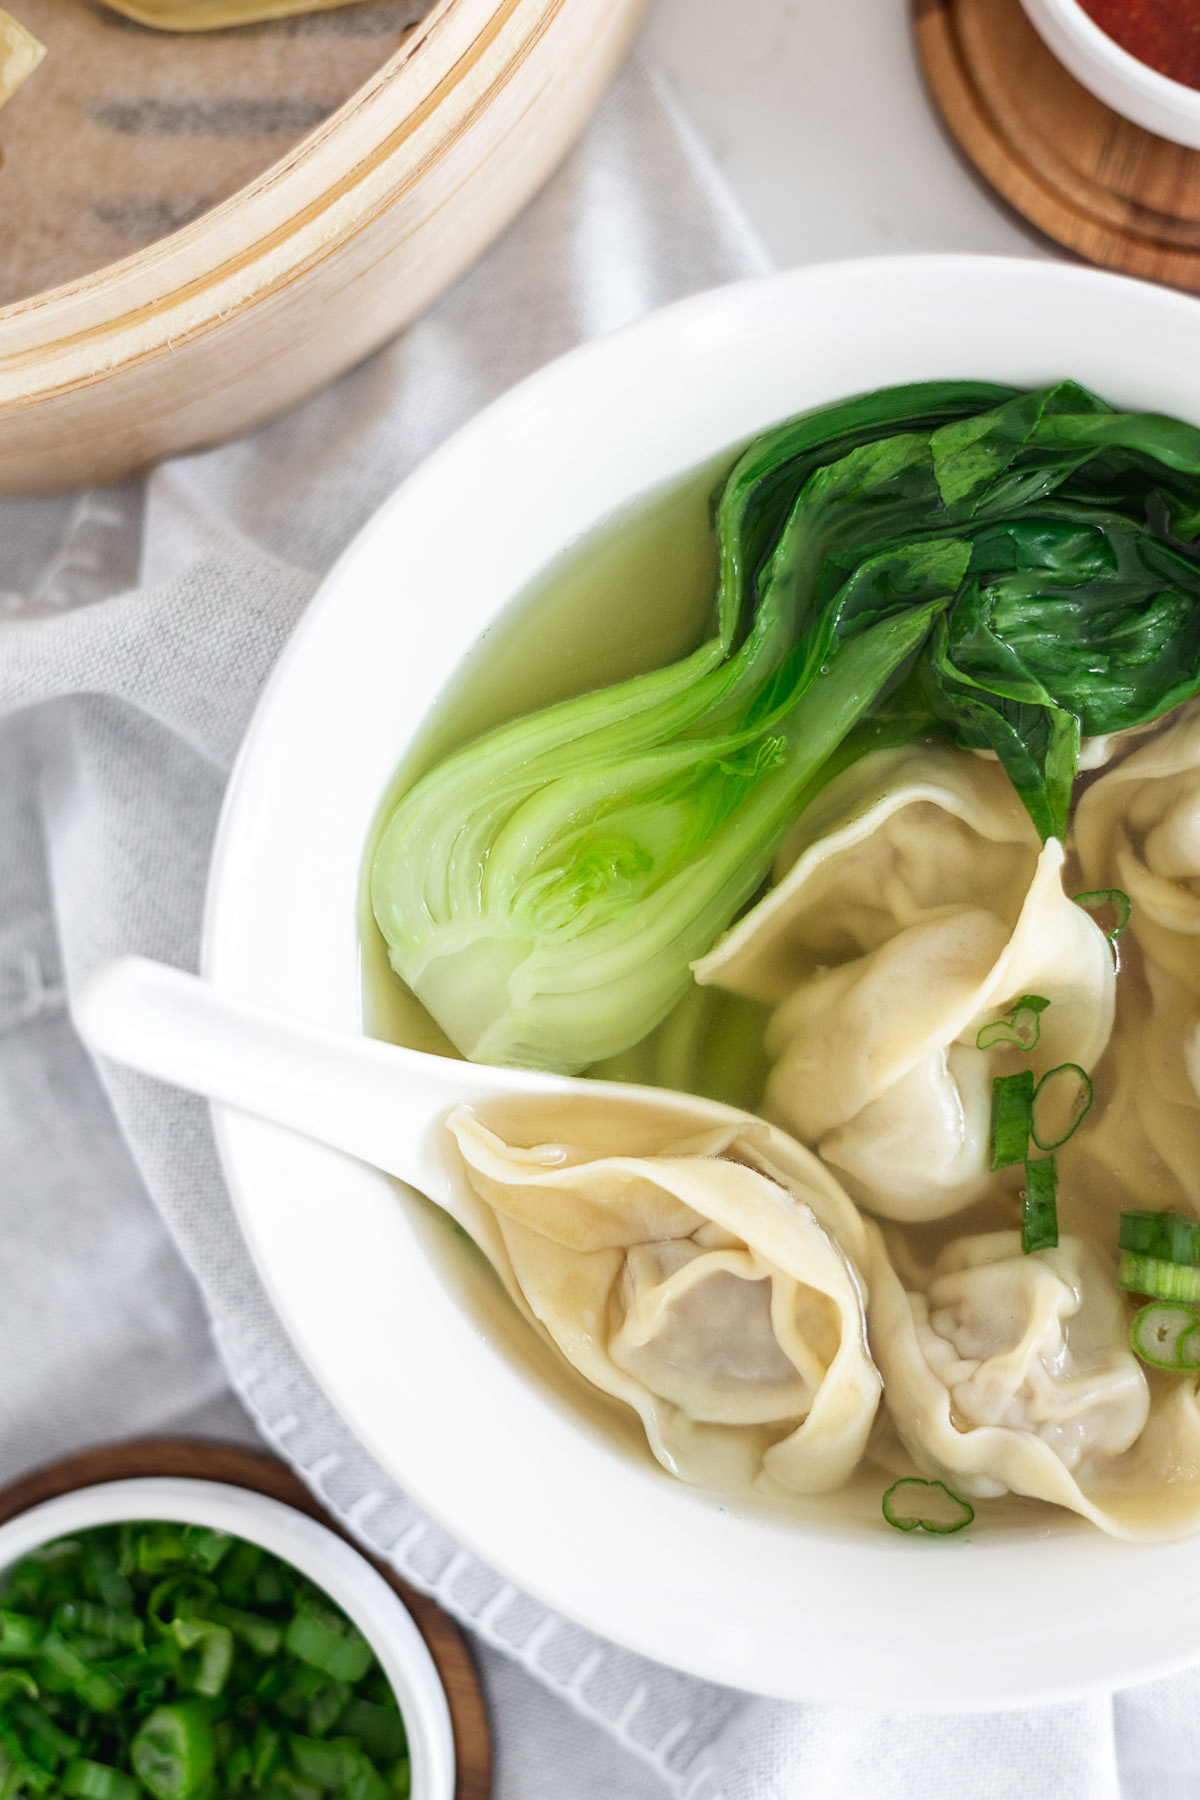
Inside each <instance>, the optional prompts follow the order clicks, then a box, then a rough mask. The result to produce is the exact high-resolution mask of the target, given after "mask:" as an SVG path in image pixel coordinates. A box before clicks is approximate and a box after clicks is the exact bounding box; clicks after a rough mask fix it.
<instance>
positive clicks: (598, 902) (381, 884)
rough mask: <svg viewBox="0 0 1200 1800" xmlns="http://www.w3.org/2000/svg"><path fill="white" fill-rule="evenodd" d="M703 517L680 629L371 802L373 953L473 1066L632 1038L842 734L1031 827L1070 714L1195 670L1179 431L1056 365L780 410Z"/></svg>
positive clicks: (1080, 715) (757, 877)
mask: <svg viewBox="0 0 1200 1800" xmlns="http://www.w3.org/2000/svg"><path fill="white" fill-rule="evenodd" d="M715 523H716V533H717V541H718V550H719V558H720V561H719V577H718V585H717V595H716V628H715V632H714V635H713V636H712V637H710V638H709V639H708V640H707V641H706V642H705V643H703V644H702V645H701V646H700V648H699V649H697V650H695V651H694V652H692V654H691V655H689V656H686V657H684V658H683V659H681V660H680V661H678V662H676V663H673V664H671V665H670V666H669V667H667V668H664V669H658V670H655V671H654V672H653V673H650V674H646V675H640V676H637V677H635V678H633V679H632V680H628V681H624V682H620V683H617V684H616V685H614V686H612V687H609V688H605V689H602V690H600V691H598V692H594V693H590V694H585V695H583V696H581V697H579V698H577V699H572V700H567V701H563V702H561V703H560V704H558V705H556V706H550V707H547V708H545V709H543V710H542V711H540V712H537V713H534V714H532V715H531V716H529V717H527V718H523V719H518V720H515V721H514V722H513V723H511V724H508V725H504V726H501V727H500V728H498V729H496V730H493V731H490V732H488V733H486V734H485V735H484V736H483V737H481V738H479V739H477V740H476V741H475V742H474V743H471V744H468V745H466V746H465V747H464V748H462V749H460V750H458V751H456V752H455V753H453V754H452V755H450V756H448V757H446V758H445V759H444V760H443V761H442V762H440V763H439V764H437V765H436V766H435V767H434V768H433V769H431V770H430V771H429V772H428V773H427V774H426V775H424V776H423V777H421V779H420V780H418V781H417V782H416V784H415V785H414V786H413V787H412V789H411V790H410V791H409V792H408V793H407V794H405V795H404V797H403V798H402V799H401V800H400V802H399V803H398V805H397V806H396V808H395V810H394V811H393V813H392V814H391V817H390V818H389V820H388V821H387V824H386V826H385V829H384V831H383V835H382V838H381V840H380V843H379V846H378V849H377V852H376V856H375V861H374V866H373V871H372V902H373V906H374V911H375V917H376V919H377V921H378V923H379V927H380V930H381V931H382V933H383V936H384V938H385V939H386V941H387V945H388V950H389V955H390V959H391V962H392V966H393V968H394V969H395V970H396V971H397V972H398V973H399V974H400V975H401V976H402V977H403V979H404V980H405V981H406V982H407V983H408V985H409V986H410V987H411V988H412V989H413V991H414V992H415V993H416V994H417V995H418V997H419V998H420V999H421V1001H422V1002H423V1003H424V1005H425V1006H426V1007H427V1008H428V1010H429V1011H430V1012H431V1013H432V1014H433V1016H434V1018H436V1019H437V1021H438V1022H439V1024H440V1025H441V1026H442V1027H443V1029H444V1030H445V1031H446V1032H447V1034H448V1035H449V1036H450V1038H451V1039H452V1040H453V1041H454V1043H455V1044H456V1045H457V1046H458V1047H459V1049H460V1050H461V1051H462V1052H463V1053H464V1054H465V1055H467V1056H468V1057H471V1058H472V1059H474V1060H476V1061H484V1062H497V1063H513V1064H527V1065H530V1066H534V1067H538V1068H544V1069H555V1070H564V1071H574V1070H579V1069H583V1068H586V1067H587V1066H588V1065H590V1064H592V1063H594V1062H596V1061H599V1060H600V1059H602V1058H605V1057H609V1056H613V1055H616V1054H618V1053H619V1052H621V1051H623V1050H625V1049H627V1048H628V1047H629V1046H630V1045H632V1044H634V1043H636V1042H638V1041H639V1040H640V1039H641V1038H642V1037H643V1036H644V1035H645V1034H646V1033H647V1032H648V1031H650V1030H651V1029H652V1028H653V1027H654V1026H655V1025H656V1024H657V1023H658V1022H659V1021H660V1020H661V1019H662V1018H663V1017H664V1016H665V1015H666V1014H667V1012H668V1011H669V1010H670V1008H671V1007H672V1005H673V1004H674V1002H675V1001H676V1000H677V999H678V998H679V996H680V994H681V993H682V991H683V990H684V988H685V987H686V985H687V982H688V978H689V964H690V963H691V962H692V961H693V960H694V959H695V958H696V957H698V956H700V955H702V954H703V953H704V952H705V951H706V950H707V949H709V948H710V947H711V945H712V944H713V942H714V941H715V939H716V938H717V937H718V936H719V934H720V933H721V931H722V930H723V929H724V928H725V926H726V925H728V923H729V922H730V920H731V919H732V918H733V917H734V915H735V914H736V912H737V911H738V909H739V908H740V907H741V906H742V905H743V904H744V903H745V902H746V901H747V900H748V899H749V898H750V897H751V895H752V894H753V893H754V892H755V890H756V889H757V888H758V887H759V886H760V885H761V883H762V881H763V880H764V878H765V876H766V874H767V872H768V870H769V869H770V866H771V862H772V859H773V857H774V854H775V851H776V849H777V848H778V845H779V842H780V840H781V838H782V836H783V834H784V832H785V831H786V829H787V828H788V826H789V825H790V824H791V822H792V821H793V820H794V818H795V816H796V814H797V812H798V811H799V810H800V809H801V807H802V806H803V805H804V804H805V802H806V801H807V799H808V798H809V797H810V796H811V794H812V793H813V792H814V791H815V790H816V788H817V787H818V786H819V785H820V784H821V782H822V781H824V780H826V779H828V778H829V776H830V775H831V774H833V773H834V772H835V771H836V770H837V769H839V768H842V767H845V766H846V764H847V763H848V762H851V761H853V760H854V758H855V757H856V756H859V755H862V754H864V753H865V752H866V751H867V750H868V749H871V748H874V747H876V746H877V745H880V744H883V743H896V742H902V741H905V740H907V739H911V738H914V737H920V736H927V735H930V734H940V735H942V736H945V737H949V738H950V739H952V740H953V741H955V742H957V743H959V744H963V745H966V746H969V747H972V748H979V749H986V750H990V751H992V752H994V753H995V754H996V755H997V756H998V757H999V758H1000V760H1001V762H1002V763H1003V765H1004V767H1005V769H1006V770H1007V772H1008V774H1009V776H1010V778H1011V779H1012V782H1013V785H1014V787H1015V788H1016V790H1017V792H1018V793H1019V795H1020V797H1021V799H1022V801H1023V802H1024V804H1025V806H1026V808H1027V809H1028V811H1029V813H1030V815H1031V817H1032V818H1033V820H1034V822H1035V824H1036V825H1037V827H1038V829H1039V831H1040V832H1041V834H1042V836H1043V837H1051V836H1062V834H1063V832H1064V831H1065V826H1066V819H1067V812H1068V808H1069V804H1070V797H1071V787H1072V783H1073V780H1074V777H1075V773H1076V769H1077V763H1078V753H1079V744H1080V739H1081V737H1082V736H1092V735H1096V734H1101V733H1106V732H1112V731H1118V730H1122V729H1124V728H1125V727H1127V726H1130V725H1136V724H1141V723H1143V722H1145V721H1148V720H1150V719H1153V718H1156V717H1157V716H1158V715H1159V714H1160V713H1162V712H1164V711H1165V710H1166V709H1167V708H1169V707H1171V706H1173V705H1175V704H1176V703H1177V702H1178V701H1180V700H1182V699H1184V698H1186V697H1187V696H1189V695H1191V694H1193V693H1195V692H1196V691H1197V689H1198V688H1200V559H1198V558H1197V556H1196V554H1195V553H1194V551H1193V550H1192V549H1191V548H1190V545H1191V543H1192V540H1193V539H1194V538H1195V537H1196V535H1197V532H1198V531H1200V431H1197V430H1196V429H1195V428H1193V427H1191V426H1188V425H1185V424H1183V423H1181V422H1179V421H1177V420H1173V419H1168V418H1162V417H1157V416H1152V415H1138V414H1124V413H1118V412H1115V411H1114V410H1113V409H1112V408H1111V407H1109V406H1107V405H1106V404H1105V403H1104V402H1103V401H1101V400H1098V399H1097V398H1096V397H1095V396H1094V395H1091V394H1089V393H1087V392H1086V391H1085V390H1083V389H1082V388H1080V387H1078V386H1076V385H1075V384H1073V383H1069V382H1067V383H1062V384H1060V385H1059V386H1057V387H1053V388H1049V389H1046V390H1044V391H1041V392H1038V393H1030V394H1023V393H1015V392H1013V391H1012V390H1009V389H1002V388H996V387H993V386H988V385H984V384H981V383H975V382H959V381H956V382H933V383H922V384H919V385H913V386H908V387H902V388H890V389H884V390H882V391H880V392H878V393H874V394H869V395H865V396H863V397H860V398H858V399H854V400H849V401H845V402H842V403H839V404H837V405H835V406H830V407H826V408H824V409H823V410H821V411H819V412H815V413H811V414H807V415H805V416H804V417H801V418H798V419H794V420H791V421H789V422H788V423H786V424H784V425H782V426H780V427H779V428H777V429H776V430H774V431H771V432H769V433H767V434H766V435H765V436H763V437H761V438H759V439H758V440H756V441H755V442H754V443H752V444H751V445H750V447H749V448H748V449H747V450H746V451H745V452H744V453H743V455H742V456H741V457H740V458H739V460H738V461H737V463H736V464H735V465H734V467H733V469H732V470H731V472H730V474H729V475H728V477H727V478H726V480H725V482H724V485H723V487H722V489H721V490H720V494H719V497H718V501H717V505H716V514H715Z"/></svg>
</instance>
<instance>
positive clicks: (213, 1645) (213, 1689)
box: [171, 1619, 233, 1700]
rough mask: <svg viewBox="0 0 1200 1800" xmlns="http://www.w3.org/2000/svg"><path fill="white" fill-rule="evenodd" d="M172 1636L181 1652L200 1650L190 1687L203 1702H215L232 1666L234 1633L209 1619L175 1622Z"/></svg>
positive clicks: (172, 1627) (226, 1626) (225, 1626)
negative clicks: (205, 1700) (202, 1698)
mask: <svg viewBox="0 0 1200 1800" xmlns="http://www.w3.org/2000/svg"><path fill="white" fill-rule="evenodd" d="M171 1635H172V1637H173V1638H174V1639H175V1642H176V1643H177V1644H178V1645H179V1648H180V1649H181V1650H199V1652H200V1659H199V1663H198V1665H197V1668H196V1672H195V1674H194V1676H193V1677H192V1687H193V1689H194V1690H195V1692H196V1693H197V1694H203V1695H204V1696H205V1698H206V1699H209V1700H213V1699H215V1698H216V1696H217V1695H218V1694H219V1693H220V1692H221V1690H222V1688H223V1687H224V1686H225V1683H226V1681H227V1680H228V1679H229V1671H230V1669H231V1668H232V1667H233V1633H232V1631H230V1629H229V1627H228V1625H214V1624H213V1623H212V1621H211V1620H210V1619H176V1620H175V1621H174V1622H173V1624H172V1626H171Z"/></svg>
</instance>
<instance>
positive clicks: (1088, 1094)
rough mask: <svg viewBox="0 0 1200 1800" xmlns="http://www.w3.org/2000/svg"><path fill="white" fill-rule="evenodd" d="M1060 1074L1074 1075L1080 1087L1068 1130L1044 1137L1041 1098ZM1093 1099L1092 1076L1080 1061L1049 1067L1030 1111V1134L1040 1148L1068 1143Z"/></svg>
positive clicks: (1049, 1147)
mask: <svg viewBox="0 0 1200 1800" xmlns="http://www.w3.org/2000/svg"><path fill="white" fill-rule="evenodd" d="M1060 1075H1073V1076H1074V1077H1075V1079H1076V1081H1077V1083H1078V1089H1077V1092H1076V1094H1075V1097H1074V1099H1073V1101H1072V1102H1071V1106H1070V1111H1069V1114H1068V1118H1067V1125H1066V1130H1065V1131H1062V1132H1060V1134H1059V1135H1058V1137H1052V1138H1044V1137H1042V1135H1041V1133H1040V1132H1039V1130H1038V1102H1039V1100H1040V1099H1041V1096H1042V1094H1043V1093H1044V1091H1045V1089H1046V1087H1047V1084H1048V1083H1050V1082H1052V1081H1054V1080H1055V1079H1056V1078H1057V1077H1058V1076H1060ZM1092 1099H1093V1089H1092V1080H1091V1076H1090V1075H1089V1074H1088V1072H1087V1070H1086V1069H1081V1068H1080V1066H1079V1064H1078V1063H1059V1065H1058V1067H1057V1068H1056V1069H1048V1070H1047V1071H1046V1073H1045V1074H1044V1075H1043V1076H1042V1079H1041V1080H1040V1081H1039V1082H1038V1084H1037V1086H1036V1088H1035V1089H1034V1090H1033V1104H1032V1106H1031V1107H1030V1111H1029V1135H1030V1137H1031V1138H1032V1139H1033V1141H1034V1143H1035V1144H1036V1145H1037V1147H1038V1149H1039V1150H1057V1149H1058V1148H1059V1147H1060V1145H1062V1144H1065V1143H1066V1141H1067V1139H1068V1138H1070V1137H1073V1136H1074V1135H1075V1133H1076V1132H1077V1131H1078V1129H1079V1127H1080V1125H1081V1124H1082V1122H1083V1119H1084V1116H1085V1115H1086V1113H1087V1112H1088V1111H1089V1109H1090V1107H1091V1104H1092ZM993 1166H994V1165H993Z"/></svg>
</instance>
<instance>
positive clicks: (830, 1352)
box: [448, 1093, 880, 1494]
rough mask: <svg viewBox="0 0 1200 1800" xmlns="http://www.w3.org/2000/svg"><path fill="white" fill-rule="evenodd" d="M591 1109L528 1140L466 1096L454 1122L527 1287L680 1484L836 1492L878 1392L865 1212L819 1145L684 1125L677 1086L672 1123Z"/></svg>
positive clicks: (723, 1116)
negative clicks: (491, 1124) (679, 1120)
mask: <svg viewBox="0 0 1200 1800" xmlns="http://www.w3.org/2000/svg"><path fill="white" fill-rule="evenodd" d="M579 1109H580V1118H579V1121H578V1129H576V1130H572V1129H570V1128H569V1127H570V1124H571V1121H570V1118H569V1116H568V1118H566V1119H563V1118H562V1117H561V1116H560V1117H559V1119H558V1120H556V1132H557V1137H558V1141H554V1142H549V1143H535V1144H533V1146H532V1147H531V1148H522V1147H520V1145H518V1144H514V1143H512V1142H506V1141H505V1139H504V1138H501V1137H500V1136H497V1135H496V1133H495V1132H493V1131H490V1130H488V1129H487V1127H486V1126H485V1125H484V1124H483V1123H481V1121H480V1119H479V1118H478V1117H477V1116H476V1115H475V1113H474V1112H473V1111H472V1110H471V1109H470V1108H467V1107H460V1108H458V1109H457V1110H456V1111H455V1112H454V1113H452V1114H451V1115H450V1118H449V1120H448V1126H449V1129H450V1131H451V1132H452V1133H453V1136H454V1138H455V1141H456V1143H457V1145H458V1148H459V1151H460V1152H461V1155H462V1158H463V1163H464V1166H465V1172H466V1176H467V1180H468V1182H469V1184H470V1188H471V1189H472V1191H473V1193H474V1195H475V1197H476V1199H477V1201H478V1204H479V1207H480V1212H481V1218H480V1222H479V1226H480V1228H479V1230H478V1232H477V1238H478V1241H479V1242H480V1243H484V1244H488V1245H489V1254H491V1256H492V1259H493V1261H494V1262H495V1263H496V1265H497V1268H498V1272H499V1273H500V1274H501V1276H502V1278H503V1279H504V1281H505V1283H506V1285H507V1286H508V1288H509V1291H510V1293H511V1294H512V1296H513V1298H514V1299H515V1300H516V1301H517V1303H518V1305H519V1306H520V1307H521V1308H522V1310H523V1311H524V1312H525V1314H526V1316H527V1317H529V1318H530V1319H531V1320H532V1321H533V1322H534V1323H535V1324H536V1325H537V1326H538V1327H539V1329H540V1331H541V1332H542V1334H543V1335H544V1336H545V1337H546V1338H547V1339H548V1340H549V1341H550V1343H552V1344H553V1345H554V1346H555V1347H556V1348H557V1350H558V1351H559V1353H560V1354H561V1355H562V1356H563V1357H564V1358H565V1359H566V1361H567V1362H568V1363H570V1364H571V1366H572V1367H573V1368H574V1369H575V1370H576V1371H577V1372H578V1373H579V1374H580V1375H582V1376H584V1377H585V1379H586V1380H587V1381H589V1382H591V1383H592V1384H593V1385H594V1386H595V1387H597V1388H599V1389H600V1390H602V1391H603V1392H604V1393H606V1394H610V1395H612V1396H614V1397H615V1398H616V1399H618V1400H622V1401H624V1402H625V1403H626V1404H627V1405H628V1406H630V1407H632V1408H633V1409H634V1411H635V1412H636V1413H637V1414H638V1415H639V1416H640V1418H641V1420H642V1423H643V1425H644V1427H645V1431H646V1436H647V1438H648V1439H649V1442H650V1447H651V1449H652V1450H653V1451H654V1454H655V1456H656V1457H657V1458H658V1460H659V1461H660V1462H661V1463H662V1464H663V1465H664V1467H666V1468H667V1469H669V1470H671V1471H672V1473H674V1474H677V1475H679V1476H681V1477H682V1478H683V1479H684V1480H686V1481H690V1482H693V1483H696V1484H697V1485H700V1486H704V1487H713V1488H721V1489H725V1490H730V1491H735V1490H743V1491H744V1490H748V1489H755V1488H756V1489H759V1490H760V1491H765V1492H775V1493H780V1492H783V1493H788V1494H808V1493H819V1492H824V1491H826V1490H827V1489H831V1488H836V1487H840V1486H841V1485H842V1483H843V1482H844V1481H845V1480H846V1479H847V1478H848V1476H849V1475H850V1474H851V1472H852V1471H853V1469H854V1467H855V1465H856V1464H857V1463H858V1461H859V1459H860V1457H861V1456H862V1453H863V1449H864V1447H865V1445H866V1441H867V1436H868V1433H869V1431H870V1429H871V1425H872V1422H873V1420H874V1417H875V1412H876V1408H877V1405H878V1402H879V1392H880V1381H879V1375H878V1372H877V1371H876V1368H875V1365H874V1363H873V1362H872V1361H871V1357H870V1353H869V1352H868V1349H867V1343H866V1326H865V1314H864V1306H865V1293H864V1288H863V1284H862V1279H861V1275H860V1270H861V1267H862V1257H863V1256H864V1255H865V1252H866V1236H865V1228H864V1225H863V1222H862V1220H861V1219H860V1218H859V1217H858V1215H857V1213H856V1212H855V1210H854V1207H853V1206H852V1205H851V1203H850V1202H849V1200H847V1198H846V1196H845V1194H844V1193H842V1191H841V1189H840V1188H839V1187H838V1185H837V1183H836V1181H834V1179H833V1178H832V1176H831V1175H830V1174H829V1173H828V1172H827V1171H826V1170H825V1169H823V1168H822V1167H821V1166H820V1164H819V1163H818V1162H817V1161H816V1159H815V1158H813V1157H811V1156H810V1155H809V1154H808V1153H807V1151H805V1150H803V1149H801V1147H800V1146H799V1145H797V1144H794V1143H792V1142H791V1141H790V1140H788V1139H787V1138H785V1137H784V1136H783V1135H782V1133H780V1132H777V1131H774V1130H773V1129H772V1128H771V1127H769V1126H766V1125H763V1124H761V1123H760V1122H759V1121H756V1120H753V1119H751V1118H749V1117H748V1116H744V1115H740V1114H736V1113H733V1112H732V1111H730V1110H729V1109H727V1108H714V1119H715V1120H716V1121H717V1122H716V1123H715V1124H714V1126H713V1128H712V1129H711V1130H708V1131H706V1132H704V1133H702V1134H701V1135H700V1136H697V1134H696V1131H695V1128H694V1127H693V1128H692V1130H691V1135H690V1136H688V1137H680V1136H679V1126H678V1124H675V1126H674V1128H673V1129H672V1111H671V1107H670V1103H669V1102H668V1101H667V1100H666V1099H665V1097H664V1103H663V1119H664V1120H665V1122H666V1124H665V1129H651V1130H649V1131H648V1129H647V1126H646V1124H645V1114H644V1112H641V1111H638V1112H634V1111H633V1110H632V1109H627V1110H626V1111H624V1112H623V1111H622V1109H621V1107H620V1103H619V1101H617V1102H615V1103H610V1104H609V1105H608V1106H607V1107H606V1106H605V1105H604V1104H603V1102H602V1100H601V1096H600V1094H599V1093H598V1095H597V1099H596V1101H594V1102H593V1101H582V1100H581V1101H580V1103H579ZM509 1135H513V1134H512V1133H511V1132H510V1133H509ZM522 1136H523V1137H524V1139H525V1140H526V1142H527V1143H531V1142H532V1134H531V1133H530V1132H528V1131H525V1132H523V1133H522ZM639 1152H644V1153H639ZM497 1231H498V1239H497V1235H496V1234H497Z"/></svg>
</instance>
